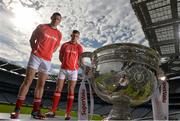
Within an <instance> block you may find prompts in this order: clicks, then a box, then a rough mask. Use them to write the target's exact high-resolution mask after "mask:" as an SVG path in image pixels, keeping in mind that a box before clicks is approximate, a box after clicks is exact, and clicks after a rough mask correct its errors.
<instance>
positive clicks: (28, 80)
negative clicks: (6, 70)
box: [23, 78, 32, 86]
mask: <svg viewBox="0 0 180 121" xmlns="http://www.w3.org/2000/svg"><path fill="white" fill-rule="evenodd" d="M31 83H32V80H31V79H28V78H25V80H24V82H23V85H25V86H30V85H31Z"/></svg>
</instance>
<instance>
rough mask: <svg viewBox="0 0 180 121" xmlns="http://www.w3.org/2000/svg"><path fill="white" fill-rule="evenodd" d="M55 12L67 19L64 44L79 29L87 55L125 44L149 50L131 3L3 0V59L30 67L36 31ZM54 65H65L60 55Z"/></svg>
mask: <svg viewBox="0 0 180 121" xmlns="http://www.w3.org/2000/svg"><path fill="white" fill-rule="evenodd" d="M55 11H58V12H60V13H61V14H62V16H63V19H62V22H61V24H60V26H58V28H59V30H60V31H62V33H63V40H62V42H61V44H62V43H64V42H66V41H68V40H69V39H70V36H69V35H70V33H71V31H72V30H73V29H77V30H79V31H80V32H81V39H80V42H81V44H82V45H83V46H84V50H85V51H94V50H95V49H97V48H99V47H102V46H104V45H108V44H112V43H123V42H132V43H139V44H142V45H145V46H148V41H147V40H146V39H145V37H144V33H143V31H142V29H141V25H140V23H139V22H138V20H137V18H136V16H135V14H134V11H133V10H132V8H131V5H130V1H129V0H101V1H100V0H0V28H1V29H0V57H1V58H4V59H6V60H7V61H9V62H12V63H15V64H17V65H20V66H23V67H26V64H27V62H28V58H29V55H30V51H31V50H30V45H29V38H30V36H31V33H32V31H33V30H34V29H35V28H36V26H37V25H38V24H41V23H49V22H50V16H51V14H52V13H53V12H55ZM52 63H53V68H58V66H59V65H60V64H61V63H60V62H59V60H58V51H57V52H56V53H54V56H53V60H52Z"/></svg>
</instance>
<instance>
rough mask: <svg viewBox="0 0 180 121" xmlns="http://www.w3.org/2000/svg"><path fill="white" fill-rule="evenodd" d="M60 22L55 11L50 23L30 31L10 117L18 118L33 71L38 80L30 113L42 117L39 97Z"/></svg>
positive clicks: (59, 33)
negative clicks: (28, 52)
mask: <svg viewBox="0 0 180 121" xmlns="http://www.w3.org/2000/svg"><path fill="white" fill-rule="evenodd" d="M60 22H61V14H60V13H58V12H55V13H53V15H52V16H51V23H50V24H40V25H39V26H37V28H36V29H35V30H34V32H33V33H32V36H31V38H30V45H31V48H32V51H31V55H30V58H29V62H28V65H27V70H26V77H25V79H24V81H23V83H22V84H21V87H20V89H19V94H18V96H17V100H16V107H15V109H14V112H12V113H11V115H10V118H12V119H16V118H18V116H19V112H20V108H21V106H22V104H23V102H24V100H25V98H26V95H27V93H28V90H29V87H30V85H31V83H32V80H33V78H34V76H35V73H36V72H37V71H38V80H37V84H36V88H35V93H34V102H33V110H32V113H31V115H32V117H33V118H35V119H44V115H42V114H41V113H40V105H41V98H42V94H43V90H44V84H45V80H46V79H47V76H48V71H49V70H50V66H51V58H52V55H53V53H54V52H55V51H56V50H57V48H58V47H59V45H60V41H61V39H62V34H61V32H60V31H59V30H58V29H57V26H58V25H59V24H60Z"/></svg>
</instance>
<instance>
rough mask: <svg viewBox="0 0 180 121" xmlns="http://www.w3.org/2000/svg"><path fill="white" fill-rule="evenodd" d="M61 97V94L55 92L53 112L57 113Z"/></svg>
mask: <svg viewBox="0 0 180 121" xmlns="http://www.w3.org/2000/svg"><path fill="white" fill-rule="evenodd" d="M60 97H61V93H60V92H55V93H54V96H53V104H52V112H56V110H57V108H58V104H59V100H60Z"/></svg>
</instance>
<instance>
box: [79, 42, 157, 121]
mask: <svg viewBox="0 0 180 121" xmlns="http://www.w3.org/2000/svg"><path fill="white" fill-rule="evenodd" d="M85 57H88V58H90V59H91V64H92V66H91V72H89V74H88V75H89V76H90V78H91V84H92V87H93V89H94V91H95V93H96V94H97V95H98V96H99V97H100V98H101V99H102V100H104V101H106V102H108V103H111V104H113V106H112V110H111V112H110V113H109V115H108V117H107V118H106V119H107V120H128V119H131V115H130V113H129V111H128V109H129V106H137V105H140V104H142V103H144V102H146V101H148V100H149V99H150V98H151V97H152V94H153V92H154V91H155V90H156V89H157V87H158V86H157V84H158V83H157V79H156V73H157V71H158V69H159V55H158V54H157V53H156V51H154V50H153V49H151V48H148V47H145V46H143V45H138V44H132V43H118V44H111V45H107V46H104V47H101V48H98V49H97V50H95V51H94V52H84V53H83V54H82V56H81V58H85ZM80 60H82V59H80ZM80 65H81V67H83V66H84V65H83V64H82V62H81V61H80ZM84 67H85V66H84ZM86 67H87V66H86ZM88 67H89V66H88Z"/></svg>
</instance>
